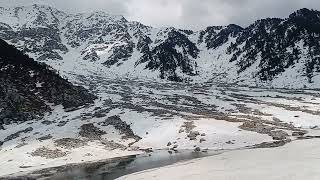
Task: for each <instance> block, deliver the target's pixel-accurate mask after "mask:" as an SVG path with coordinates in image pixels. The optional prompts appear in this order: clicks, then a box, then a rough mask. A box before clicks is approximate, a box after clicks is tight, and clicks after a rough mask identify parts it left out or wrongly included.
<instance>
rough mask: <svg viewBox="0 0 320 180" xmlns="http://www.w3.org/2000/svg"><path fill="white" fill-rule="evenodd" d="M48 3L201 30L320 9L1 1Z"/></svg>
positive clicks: (185, 2) (299, 3)
mask: <svg viewBox="0 0 320 180" xmlns="http://www.w3.org/2000/svg"><path fill="white" fill-rule="evenodd" d="M33 3H39V4H50V5H51V6H54V7H56V8H58V9H61V10H64V11H70V12H85V11H96V10H102V11H106V12H109V13H112V14H121V15H123V16H125V17H126V18H127V19H129V20H135V21H140V22H142V23H144V24H146V25H152V26H157V27H159V26H174V27H179V28H186V29H200V28H204V27H206V26H209V25H227V24H231V23H232V24H239V25H241V26H244V27H245V26H247V25H249V24H250V23H252V22H254V21H255V20H257V19H261V18H265V17H287V16H288V15H289V14H290V13H292V12H293V11H295V10H297V9H300V8H304V7H306V8H312V9H316V10H320V0H0V5H1V6H12V5H29V4H33Z"/></svg>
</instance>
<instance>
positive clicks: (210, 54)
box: [0, 5, 320, 88]
mask: <svg viewBox="0 0 320 180" xmlns="http://www.w3.org/2000/svg"><path fill="white" fill-rule="evenodd" d="M319 29H320V12H319V11H316V10H309V9H300V10H298V11H296V12H294V13H292V14H291V15H290V16H289V17H287V18H283V19H280V18H266V19H262V20H258V21H256V22H254V23H252V24H251V25H249V26H248V27H240V26H238V25H234V24H230V25H227V26H210V27H207V28H205V29H203V30H199V31H192V30H181V29H177V28H174V27H164V28H154V27H150V26H146V25H143V24H141V23H139V22H131V21H128V20H126V19H125V18H124V17H123V16H117V15H110V14H108V13H105V12H94V13H79V14H69V13H66V12H62V11H59V10H57V9H55V8H52V7H49V6H43V5H33V6H25V7H15V8H0V38H1V39H4V40H5V41H7V42H8V43H10V44H13V45H15V46H16V47H17V48H18V49H19V50H22V51H23V52H25V53H27V54H28V55H30V56H31V57H33V58H34V59H35V60H36V61H39V62H45V63H46V64H49V65H51V66H52V67H53V68H55V69H59V70H61V72H62V73H64V72H68V73H67V74H78V75H79V74H84V71H85V70H88V68H91V69H89V71H91V72H97V69H101V72H104V74H103V76H106V77H112V76H114V75H116V77H128V76H129V77H134V78H135V77H139V78H145V77H148V78H149V77H152V78H153V79H157V78H160V79H166V80H171V81H194V82H199V81H201V82H208V81H212V80H213V81H216V82H228V83H239V84H243V85H256V86H267V87H270V86H272V87H281V88H283V87H288V88H302V87H304V86H306V87H309V88H319V87H320V83H319V82H320V60H319V57H320V54H319V52H320V43H319V42H320V31H319ZM66 64H67V65H66ZM79 69H81V71H80V70H79Z"/></svg>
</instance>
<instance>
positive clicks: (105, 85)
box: [0, 76, 320, 176]
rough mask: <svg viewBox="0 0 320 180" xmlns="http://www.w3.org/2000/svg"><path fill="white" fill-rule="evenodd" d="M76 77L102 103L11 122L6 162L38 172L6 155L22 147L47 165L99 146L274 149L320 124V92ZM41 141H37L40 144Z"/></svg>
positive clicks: (2, 149)
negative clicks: (221, 128)
mask: <svg viewBox="0 0 320 180" xmlns="http://www.w3.org/2000/svg"><path fill="white" fill-rule="evenodd" d="M77 82H78V84H79V85H83V86H85V87H87V88H89V89H90V91H92V92H94V93H95V94H96V95H97V96H98V97H99V100H97V101H96V103H95V104H94V105H91V106H87V107H82V108H80V109H67V110H64V111H65V112H64V111H63V110H61V109H60V110H59V111H58V110H57V111H56V112H55V111H54V112H52V113H51V114H48V115H47V116H46V117H45V118H44V119H43V120H42V121H31V122H28V123H24V124H19V125H10V126H5V127H4V130H1V131H0V137H1V138H0V142H1V143H0V145H2V146H0V159H1V160H4V161H6V164H5V165H7V166H8V165H16V166H18V165H19V167H24V168H20V170H21V169H23V171H27V170H29V171H30V170H33V169H32V167H36V166H37V163H36V162H35V163H32V164H31V165H28V163H26V162H23V163H22V164H19V163H18V162H17V161H18V160H15V159H14V158H13V159H6V158H4V156H6V155H7V154H8V153H11V154H14V153H18V152H20V151H23V153H25V154H27V155H26V158H30V159H31V158H32V157H38V158H42V161H43V162H46V159H47V160H48V159H53V160H54V159H59V158H60V159H59V160H61V162H65V163H68V162H69V161H71V162H73V163H80V162H83V161H85V162H86V161H89V160H93V161H94V160H99V159H101V156H98V155H97V154H99V153H100V154H101V152H102V151H99V152H90V151H89V150H88V149H86V148H89V147H95V146H96V147H99V148H101V149H102V150H103V152H104V153H108V152H109V151H115V150H117V151H120V152H122V151H128V152H130V151H131V152H134V151H141V150H142V151H148V152H149V151H152V150H155V149H167V150H168V151H169V152H170V153H172V152H175V151H178V150H179V149H193V150H195V151H207V150H210V149H211V150H221V149H237V148H266V147H268V148H269V147H277V146H282V145H284V144H286V143H289V142H290V141H292V140H296V139H304V138H306V139H309V138H315V137H316V136H311V135H309V134H308V132H309V131H310V130H312V131H317V130H318V129H320V91H319V90H308V89H305V90H290V89H263V88H255V87H237V86H233V85H225V84H216V83H210V82H208V83H206V84H191V83H190V84H188V83H168V82H165V83H162V82H153V81H139V80H136V79H127V80H126V79H107V78H102V77H100V76H87V77H81V76H80V77H78V80H77ZM140 115H143V116H140ZM203 120H206V121H205V122H206V123H213V122H217V123H220V122H221V123H230V124H232V125H235V128H237V133H255V134H257V135H256V136H260V135H261V137H269V140H268V141H255V142H252V143H250V142H249V141H248V142H241V141H247V140H242V139H240V140H238V139H236V137H237V134H235V135H233V136H230V138H228V137H229V136H226V137H222V136H224V135H225V134H228V132H223V133H220V134H219V132H217V133H211V130H210V129H211V128H216V127H215V126H214V124H213V125H212V126H206V127H205V128H200V127H202V126H205V125H203V124H202V123H203ZM178 121H179V123H177V122H178ZM180 122H181V123H180ZM166 123H167V124H166ZM162 124H163V126H162ZM171 126H176V127H175V128H176V129H173V130H172V131H173V134H172V135H171V134H170V133H171V132H172V131H170V132H169V130H168V129H167V128H168V127H171ZM227 126H228V125H226V127H227ZM21 127H23V128H22V130H21ZM164 127H165V128H164ZM161 128H163V129H161ZM156 129H160V130H159V131H160V133H158V131H156ZM161 131H163V132H167V134H169V135H167V134H166V133H161ZM226 131H228V130H226ZM157 133H158V134H157ZM167 136H168V137H167ZM214 136H218V137H214ZM220 136H221V137H222V139H219V137H220ZM161 138H163V140H162V139H161ZM215 138H216V139H218V140H216V139H215ZM262 139H263V138H262ZM264 139H266V138H264ZM153 140H155V142H153ZM35 142H38V143H37V144H36V145H34V143H35ZM186 144H187V145H186ZM156 145H158V146H156ZM23 148H25V149H23ZM80 149H81V151H84V153H83V155H81V157H82V158H83V159H81V161H80V162H78V161H73V160H68V159H69V158H70V159H72V158H73V155H74V154H75V153H76V152H78V151H79V150H80ZM86 151H88V152H86ZM124 155H125V154H124ZM115 156H121V154H118V155H115ZM91 158H92V159H91ZM39 161H41V160H39ZM26 164H27V165H26ZM58 165H60V164H57V165H56V166H58ZM25 167H27V168H25ZM29 167H31V168H29ZM37 168H38V169H39V168H40V169H41V168H46V166H43V167H41V166H40V167H37ZM0 170H1V168H0ZM0 176H1V175H0Z"/></svg>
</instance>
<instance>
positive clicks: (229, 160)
mask: <svg viewBox="0 0 320 180" xmlns="http://www.w3.org/2000/svg"><path fill="white" fill-rule="evenodd" d="M319 145H320V141H319V140H318V139H314V140H306V141H295V142H293V143H291V144H289V145H286V146H283V147H278V148H273V149H253V150H242V151H231V152H228V153H223V154H220V155H216V156H212V157H208V158H203V159H199V160H192V161H187V162H182V163H179V164H176V165H172V166H168V167H163V168H159V169H152V170H147V171H145V172H139V173H135V174H132V175H128V176H125V177H121V178H119V180H120V179H123V180H138V179H139V180H143V179H147V180H155V179H171V180H181V179H183V180H189V179H190V180H193V179H203V180H209V179H219V180H230V179H232V180H243V179H246V180H256V179H261V180H278V179H281V180H300V179H309V180H317V179H319V176H320V171H319V169H317V168H316V166H317V165H318V164H319V163H320V160H319V158H318V152H319V150H320V149H319V147H320V146H319Z"/></svg>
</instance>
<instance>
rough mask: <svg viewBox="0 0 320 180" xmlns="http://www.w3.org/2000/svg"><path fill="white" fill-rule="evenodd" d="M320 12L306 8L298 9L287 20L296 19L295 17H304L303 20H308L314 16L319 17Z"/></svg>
mask: <svg viewBox="0 0 320 180" xmlns="http://www.w3.org/2000/svg"><path fill="white" fill-rule="evenodd" d="M319 14H320V12H319V11H316V10H313V9H311V10H310V9H308V8H302V9H299V10H297V11H295V12H294V13H292V14H291V15H290V16H289V18H296V17H305V18H309V17H315V16H319Z"/></svg>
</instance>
